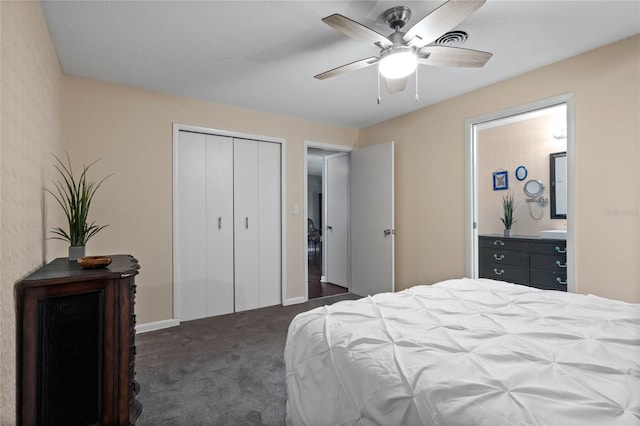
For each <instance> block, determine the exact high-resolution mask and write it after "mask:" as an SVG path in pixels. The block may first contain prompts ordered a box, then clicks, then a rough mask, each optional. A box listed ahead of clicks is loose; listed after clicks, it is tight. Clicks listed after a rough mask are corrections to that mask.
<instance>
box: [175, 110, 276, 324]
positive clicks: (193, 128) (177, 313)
mask: <svg viewBox="0 0 640 426" xmlns="http://www.w3.org/2000/svg"><path fill="white" fill-rule="evenodd" d="M181 130H184V131H189V132H195V133H203V134H208V135H217V136H227V137H230V138H237V139H250V140H256V141H261V142H273V143H278V144H280V228H281V233H282V235H281V244H280V287H281V288H280V304H281V305H285V302H286V300H287V257H286V255H285V254H286V252H287V238H286V237H287V221H286V214H285V213H286V211H287V210H286V206H287V192H286V176H287V173H286V172H287V170H286V153H287V152H286V151H287V150H286V146H287V145H286V139H282V138H276V137H272V136H264V135H255V134H251V133H242V132H232V131H228V130H221V129H214V128H209V127H200V126H192V125H188V124H180V123H175V122H174V123H173V144H172V148H173V151H172V154H171V161H172V168H173V170H172V179H173V182H172V185H173V186H172V192H171V194H172V198H173V200H172V202H171V205H172V209H173V215H172V216H173V219H172V236H173V240H172V243H171V256H172V268H171V269H172V272H171V280H172V284H173V286H172V287H173V319H176V320H180V314H181V312H180V302H181V294H180V291H181V289H180V286H179V285H177V283H176V275H175V270H176V268H175V264H176V253H175V247H174V245H173V241H176V240H177V235H178V230H177V226H176V223H177V220H176V219H177V214H178V213H177V211H178V208H177V197H176V196H175V193H176V190H177V177H178V176H177V173H176V171H177V157H176V153H177V152H178V150H177V147H178V141H179V134H180V131H181Z"/></svg>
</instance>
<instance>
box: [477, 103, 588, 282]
mask: <svg viewBox="0 0 640 426" xmlns="http://www.w3.org/2000/svg"><path fill="white" fill-rule="evenodd" d="M561 104H565V105H566V106H567V183H568V188H569V189H570V190H569V191H568V194H567V195H568V200H567V201H568V203H567V263H568V267H567V291H569V292H571V293H575V291H576V280H577V271H576V262H575V260H576V244H575V241H576V232H575V231H576V199H575V193H576V191H575V182H576V179H575V130H574V129H575V127H574V126H575V102H574V94H573V93H567V94H563V95H559V96H554V97H551V98H547V99H542V100H538V101H535V102H531V103H528V104H524V105H520V106H515V107H511V108H506V109H503V110H500V111H496V112H492V113H488V114H484V115H480V116H477V117H472V118H468V119H467V120H465V239H466V242H465V246H466V248H465V272H466V276H467V277H469V278H478V275H479V274H478V227H477V224H478V182H477V181H478V174H477V142H478V141H477V138H478V129H477V126H479V125H480V124H483V123H486V122H489V121H494V120H498V119H502V118H507V117H511V116H514V115H520V114H524V113H528V112H531V111H535V110H540V109H544V108H548V107H553V106H556V105H561Z"/></svg>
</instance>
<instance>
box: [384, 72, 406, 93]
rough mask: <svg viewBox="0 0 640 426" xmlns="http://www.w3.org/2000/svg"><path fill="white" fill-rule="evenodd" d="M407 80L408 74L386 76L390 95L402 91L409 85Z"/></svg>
mask: <svg viewBox="0 0 640 426" xmlns="http://www.w3.org/2000/svg"><path fill="white" fill-rule="evenodd" d="M407 81H409V77H408V76H407V77H402V78H386V79H385V84H386V85H387V92H389V94H390V95H393V94H394V93H398V92H402V91H403V90H404V89H405V87H407Z"/></svg>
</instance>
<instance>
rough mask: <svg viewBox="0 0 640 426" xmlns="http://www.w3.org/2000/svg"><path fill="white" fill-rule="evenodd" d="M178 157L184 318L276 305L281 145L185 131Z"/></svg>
mask: <svg viewBox="0 0 640 426" xmlns="http://www.w3.org/2000/svg"><path fill="white" fill-rule="evenodd" d="M175 155H176V167H177V170H176V194H175V195H174V196H175V197H176V210H175V216H176V217H175V226H176V232H175V241H174V251H175V254H174V258H175V265H174V268H175V273H174V276H175V283H174V285H176V286H178V288H179V292H178V294H179V298H178V303H179V305H178V306H179V316H180V319H181V320H183V321H187V320H192V319H197V318H204V317H208V316H214V315H222V314H227V313H231V312H234V311H243V310H247V309H254V308H259V307H264V306H271V305H276V304H279V303H280V302H281V281H282V280H281V276H282V274H281V243H282V242H281V217H282V215H281V182H280V174H281V164H280V144H276V143H269V142H257V141H251V140H243V139H233V138H230V137H225V136H214V135H206V134H202V133H191V132H184V131H180V133H179V140H178V144H177V148H176V153H175Z"/></svg>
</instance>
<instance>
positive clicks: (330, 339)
mask: <svg viewBox="0 0 640 426" xmlns="http://www.w3.org/2000/svg"><path fill="white" fill-rule="evenodd" d="M284 355H285V363H286V382H287V393H288V397H287V423H288V424H293V425H474V426H476V425H490V426H499V425H508V426H515V425H562V426H569V425H580V426H583V425H603V426H604V425H624V426H630V425H639V424H640V305H638V304H630V303H625V302H620V301H614V300H609V299H604V298H601V297H597V296H593V295H577V294H572V293H563V292H556V291H547V290H537V289H534V288H529V287H525V286H520V285H515V284H509V283H505V282H500V281H493V280H488V279H478V280H472V279H457V280H449V281H443V282H440V283H438V284H434V285H431V286H417V287H412V288H410V289H407V290H404V291H401V292H398V293H383V294H378V295H375V296H373V297H368V298H362V299H360V300H356V301H343V302H339V303H336V304H334V305H331V306H325V307H320V308H316V309H313V310H311V311H308V312H304V313H301V314H299V315H298V316H296V317H295V318H294V320H293V321H292V323H291V325H290V326H289V332H288V335H287V343H286V347H285V354H284Z"/></svg>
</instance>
